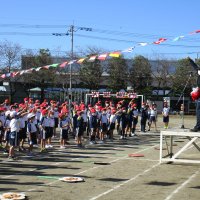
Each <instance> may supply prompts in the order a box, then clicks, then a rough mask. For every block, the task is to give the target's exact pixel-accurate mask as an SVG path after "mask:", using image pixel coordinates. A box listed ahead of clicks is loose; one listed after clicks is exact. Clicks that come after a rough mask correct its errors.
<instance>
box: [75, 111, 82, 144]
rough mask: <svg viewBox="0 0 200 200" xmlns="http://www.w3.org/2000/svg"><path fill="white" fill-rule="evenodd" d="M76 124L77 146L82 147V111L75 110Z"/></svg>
mask: <svg viewBox="0 0 200 200" xmlns="http://www.w3.org/2000/svg"><path fill="white" fill-rule="evenodd" d="M77 114H78V117H77V125H76V139H77V146H78V147H82V136H83V132H84V120H83V117H82V116H81V115H82V111H78V112H77Z"/></svg>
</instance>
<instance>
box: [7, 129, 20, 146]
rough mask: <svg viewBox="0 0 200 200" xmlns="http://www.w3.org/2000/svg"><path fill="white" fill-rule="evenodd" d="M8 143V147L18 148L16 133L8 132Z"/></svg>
mask: <svg viewBox="0 0 200 200" xmlns="http://www.w3.org/2000/svg"><path fill="white" fill-rule="evenodd" d="M9 143H10V146H14V147H16V146H18V134H17V132H16V131H13V132H10V135H9Z"/></svg>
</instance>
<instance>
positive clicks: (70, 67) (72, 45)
mask: <svg viewBox="0 0 200 200" xmlns="http://www.w3.org/2000/svg"><path fill="white" fill-rule="evenodd" d="M69 33H70V36H71V61H72V60H73V59H74V25H71V26H70V29H69ZM69 71H70V72H69V95H68V97H69V113H70V116H71V104H72V63H70V65H69Z"/></svg>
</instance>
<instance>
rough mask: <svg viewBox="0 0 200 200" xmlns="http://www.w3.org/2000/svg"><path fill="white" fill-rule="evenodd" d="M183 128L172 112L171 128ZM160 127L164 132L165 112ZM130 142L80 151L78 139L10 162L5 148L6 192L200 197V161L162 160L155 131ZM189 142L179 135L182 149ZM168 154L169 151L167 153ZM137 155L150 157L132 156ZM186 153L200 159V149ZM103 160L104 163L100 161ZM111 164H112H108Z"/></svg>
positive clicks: (40, 196)
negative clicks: (72, 179) (69, 180)
mask: <svg viewBox="0 0 200 200" xmlns="http://www.w3.org/2000/svg"><path fill="white" fill-rule="evenodd" d="M194 124H195V116H186V117H185V127H186V128H192V127H193V126H194ZM178 127H180V119H179V117H178V116H170V127H169V129H173V128H178ZM158 129H159V130H163V124H162V119H161V116H160V117H159V119H158ZM137 133H138V136H136V137H132V138H129V139H128V140H119V136H118V135H117V134H116V133H115V140H114V141H113V142H109V141H107V142H106V143H105V144H103V145H102V144H97V145H88V143H87V142H86V141H85V145H86V146H85V148H84V149H78V148H77V147H76V146H75V143H74V141H73V140H71V141H70V145H69V148H67V149H64V150H63V149H62V150H60V149H59V146H58V139H54V147H55V148H54V149H52V150H48V153H42V154H41V153H38V149H34V151H35V152H36V155H35V156H34V157H27V156H26V155H25V154H22V153H19V152H17V154H18V160H16V161H9V160H8V159H7V158H6V156H5V155H3V152H2V150H0V193H4V192H24V193H25V194H26V196H27V199H29V200H32V199H34V200H79V199H80V200H96V199H98V200H133V199H135V200H151V199H153V200H170V199H175V200H198V199H199V198H200V164H175V163H172V164H167V163H162V164H159V150H158V147H159V133H155V132H154V130H153V129H152V131H151V132H150V133H149V132H148V133H146V134H141V133H140V132H139V131H138V132H137ZM185 141H186V139H185V138H177V140H175V144H176V146H174V148H180V146H181V145H183V143H184V142H185ZM164 152H165V153H166V154H167V151H166V150H165V151H164ZM131 153H139V154H143V155H144V157H138V158H137V157H129V156H128V155H129V154H131ZM182 157H188V158H194V159H195V158H199V159H200V154H199V152H198V150H197V149H196V148H193V147H192V148H189V149H188V150H187V151H186V152H184V154H183V155H182ZM95 162H99V163H100V164H101V165H100V164H95ZM102 164H106V165H102ZM64 176H78V177H82V178H84V180H85V181H84V182H80V183H66V182H62V181H60V180H59V178H61V177H64Z"/></svg>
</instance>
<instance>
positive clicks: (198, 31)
mask: <svg viewBox="0 0 200 200" xmlns="http://www.w3.org/2000/svg"><path fill="white" fill-rule="evenodd" d="M196 33H200V30H196V31H193V32H191V33H190V34H191V35H192V34H196Z"/></svg>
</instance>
